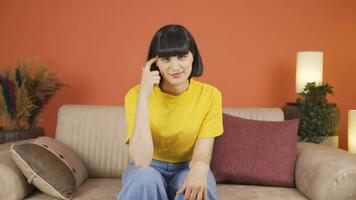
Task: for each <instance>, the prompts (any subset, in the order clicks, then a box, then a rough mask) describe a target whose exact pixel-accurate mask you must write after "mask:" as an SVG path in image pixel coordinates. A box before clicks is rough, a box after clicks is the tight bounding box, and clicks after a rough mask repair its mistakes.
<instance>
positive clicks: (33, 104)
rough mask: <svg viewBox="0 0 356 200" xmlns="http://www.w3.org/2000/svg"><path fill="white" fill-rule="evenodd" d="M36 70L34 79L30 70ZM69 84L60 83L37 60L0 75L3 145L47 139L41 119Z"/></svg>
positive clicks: (0, 140)
mask: <svg viewBox="0 0 356 200" xmlns="http://www.w3.org/2000/svg"><path fill="white" fill-rule="evenodd" d="M32 66H36V67H37V69H36V71H35V72H34V74H33V75H31V74H30V72H29V69H28V68H29V67H32ZM63 86H66V84H64V83H62V82H60V81H59V80H58V79H57V77H56V75H55V73H54V72H52V71H51V70H50V69H49V66H48V65H46V64H43V63H41V62H39V61H38V60H34V59H31V60H28V61H26V62H24V63H21V62H20V61H18V62H17V64H16V67H15V69H14V71H12V70H9V69H8V70H4V71H3V72H1V73H0V143H4V142H10V141H14V140H19V139H27V138H34V137H38V136H41V135H44V131H43V128H41V127H38V116H39V114H40V113H41V111H42V110H43V108H44V107H45V105H46V104H47V103H48V102H49V100H50V99H51V98H52V97H53V95H54V94H55V93H56V91H58V90H59V89H61V88H62V87H63Z"/></svg>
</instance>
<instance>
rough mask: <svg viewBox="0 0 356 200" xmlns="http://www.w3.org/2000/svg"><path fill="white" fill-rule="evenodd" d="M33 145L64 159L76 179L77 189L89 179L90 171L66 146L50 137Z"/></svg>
mask: <svg viewBox="0 0 356 200" xmlns="http://www.w3.org/2000/svg"><path fill="white" fill-rule="evenodd" d="M33 143H35V144H38V145H40V146H44V147H46V148H47V149H48V150H49V151H51V152H52V153H53V154H54V155H56V156H58V157H59V158H61V159H62V161H63V162H64V164H66V165H67V167H68V168H69V169H71V171H72V173H73V175H74V178H75V187H76V188H78V187H79V186H80V184H82V183H83V182H84V181H85V180H87V179H88V170H87V168H86V166H85V165H84V163H83V162H82V161H81V159H80V157H79V156H78V155H77V154H76V153H75V152H74V151H72V150H71V149H70V148H69V147H68V146H66V145H65V144H63V143H61V142H58V141H56V140H54V139H53V138H50V137H39V138H37V139H36V140H35V141H33Z"/></svg>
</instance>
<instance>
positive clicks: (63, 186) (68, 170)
mask: <svg viewBox="0 0 356 200" xmlns="http://www.w3.org/2000/svg"><path fill="white" fill-rule="evenodd" d="M11 155H12V158H13V160H14V161H15V163H16V165H17V166H18V167H19V168H20V170H21V171H22V173H23V174H24V175H25V176H26V178H27V180H28V182H29V183H30V184H33V185H34V186H35V187H37V188H38V189H39V190H41V191H42V192H44V193H46V194H48V195H51V196H53V197H56V198H60V199H71V197H72V194H73V192H74V191H75V190H76V189H77V188H78V187H79V186H80V184H82V183H83V182H84V181H85V180H86V179H88V171H87V168H86V167H85V165H84V164H83V162H82V161H81V160H80V158H79V156H78V155H77V154H76V153H75V152H73V151H72V150H71V149H70V148H69V147H67V146H66V145H65V144H63V143H60V142H58V141H56V140H54V139H53V138H50V137H40V138H37V139H36V140H35V141H33V142H30V143H25V144H20V145H12V146H11Z"/></svg>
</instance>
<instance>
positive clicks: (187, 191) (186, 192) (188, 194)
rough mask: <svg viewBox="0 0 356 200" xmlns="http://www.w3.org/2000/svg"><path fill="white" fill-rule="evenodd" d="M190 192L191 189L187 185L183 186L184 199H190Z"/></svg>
mask: <svg viewBox="0 0 356 200" xmlns="http://www.w3.org/2000/svg"><path fill="white" fill-rule="evenodd" d="M191 193H192V189H191V188H189V187H187V188H185V192H184V200H188V199H190V194H191Z"/></svg>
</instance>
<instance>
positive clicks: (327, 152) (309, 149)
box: [295, 142, 356, 200]
mask: <svg viewBox="0 0 356 200" xmlns="http://www.w3.org/2000/svg"><path fill="white" fill-rule="evenodd" d="M297 146H298V154H297V161H296V169H295V170H296V171H295V182H296V186H297V188H298V190H299V191H301V192H302V193H303V194H304V195H306V196H307V197H309V198H310V199H313V200H334V199H338V200H344V199H345V200H346V199H356V156H355V155H352V154H350V153H348V152H347V151H344V150H341V149H337V148H335V147H331V146H326V145H320V144H313V143H306V142H300V143H298V145H297Z"/></svg>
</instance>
